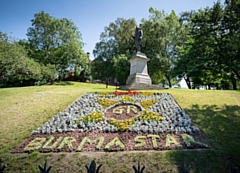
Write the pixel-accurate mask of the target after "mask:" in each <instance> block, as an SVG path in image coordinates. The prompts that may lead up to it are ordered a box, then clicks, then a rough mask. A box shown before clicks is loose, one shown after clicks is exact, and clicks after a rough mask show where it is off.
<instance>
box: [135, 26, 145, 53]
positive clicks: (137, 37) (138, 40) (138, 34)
mask: <svg viewBox="0 0 240 173" xmlns="http://www.w3.org/2000/svg"><path fill="white" fill-rule="evenodd" d="M142 37H143V31H142V30H141V28H139V27H136V32H135V36H133V38H134V39H135V44H136V49H137V52H141V47H142Z"/></svg>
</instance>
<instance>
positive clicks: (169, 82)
mask: <svg viewBox="0 0 240 173" xmlns="http://www.w3.org/2000/svg"><path fill="white" fill-rule="evenodd" d="M167 80H168V86H169V88H172V83H171V79H170V77H167Z"/></svg>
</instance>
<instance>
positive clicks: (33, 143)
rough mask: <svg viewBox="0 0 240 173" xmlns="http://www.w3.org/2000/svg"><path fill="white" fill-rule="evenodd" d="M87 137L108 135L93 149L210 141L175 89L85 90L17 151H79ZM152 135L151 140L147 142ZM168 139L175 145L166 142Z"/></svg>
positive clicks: (148, 146) (198, 143)
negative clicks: (172, 91)
mask: <svg viewBox="0 0 240 173" xmlns="http://www.w3.org/2000/svg"><path fill="white" fill-rule="evenodd" d="M141 134H143V135H141ZM152 135H153V136H152ZM154 135H155V136H154ZM186 135H188V136H187V137H186ZM73 136H74V137H73ZM160 136H164V137H163V138H164V140H163V141H162V143H164V145H163V144H160V143H161V142H160V140H161V137H160ZM86 137H87V138H88V139H89V140H90V141H91V140H93V141H95V140H96V141H95V143H97V141H98V142H99V140H100V141H101V140H104V139H105V140H104V142H105V143H104V142H103V141H102V144H101V147H100V148H99V147H97V148H96V147H95V149H92V147H90V148H91V149H89V151H92V150H108V151H112V150H142V149H165V148H168V149H171V148H176V147H180V146H181V148H184V147H192V148H195V147H196V146H197V147H200V148H201V147H206V146H207V145H206V144H204V143H206V141H204V138H202V137H201V134H200V130H199V128H197V127H196V126H194V124H193V123H192V121H191V119H190V118H189V116H188V115H187V114H186V113H185V111H184V110H183V109H182V108H181V107H180V106H179V105H178V104H177V102H176V101H175V100H174V98H173V97H172V96H171V95H170V94H168V93H151V92H136V91H127V92H119V91H115V92H100V93H97V92H95V93H84V94H83V95H82V96H81V97H80V98H79V99H77V100H76V101H75V102H73V103H72V104H71V105H70V106H69V107H68V108H67V109H66V110H65V111H63V112H60V113H59V114H57V115H55V116H53V117H52V118H51V119H50V120H49V121H48V122H46V123H45V124H44V125H43V126H42V127H39V128H38V129H36V130H34V131H33V133H32V136H31V137H30V138H28V139H27V140H26V141H25V142H23V143H22V144H20V145H19V147H18V148H17V149H16V150H13V152H26V151H27V152H29V151H35V150H37V151H43V152H49V151H78V150H77V149H76V147H77V146H78V145H80V143H81V141H82V140H83V141H84V140H85V138H86ZM90 137H91V139H90ZM98 137H100V138H101V137H103V138H104V139H103V138H101V139H98ZM113 137H115V138H113ZM149 138H151V139H149ZM195 139H198V141H196V140H195ZM149 140H150V141H151V140H152V145H150V144H149V142H147V141H149ZM143 141H144V142H143ZM167 141H170V144H172V146H171V145H167ZM187 141H188V142H187ZM189 141H190V142H189ZM79 142H80V143H79ZM85 142H86V141H85ZM158 142H159V143H158ZM90 143H91V142H90ZM93 143H94V142H93ZM109 143H110V144H109ZM129 143H130V144H132V146H131V145H130V144H129ZM168 143H169V142H168ZM189 143H190V146H189ZM191 144H192V145H191ZM82 145H84V144H82ZM104 145H106V146H107V148H108V149H106V146H104ZM140 145H141V147H139V146H140ZM46 146H52V148H51V147H50V148H49V147H46ZM61 146H62V147H61ZM98 146H100V144H99V145H98ZM109 146H110V147H109ZM123 146H124V147H123ZM125 146H127V147H125ZM136 146H137V147H136ZM193 146H195V147H193ZM64 147H65V149H66V148H67V149H66V150H65V149H64ZM78 147H79V146H78ZM74 148H75V149H74ZM113 148H115V149H113ZM86 150H88V149H86Z"/></svg>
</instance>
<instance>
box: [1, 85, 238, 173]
mask: <svg viewBox="0 0 240 173" xmlns="http://www.w3.org/2000/svg"><path fill="white" fill-rule="evenodd" d="M106 90H107V91H114V90H115V87H111V86H109V87H108V89H106V86H105V85H99V84H85V83H59V84H58V85H54V86H34V87H22V88H5V89H0V110H1V111H0V158H2V159H3V162H4V164H7V165H8V167H7V168H6V171H5V172H33V173H34V172H39V171H38V165H39V164H41V165H43V164H44V161H45V159H47V160H48V165H50V164H52V165H53V168H52V170H51V172H66V171H67V172H86V168H85V165H86V164H90V162H91V160H92V159H95V160H96V162H97V165H98V164H100V163H102V164H103V166H102V168H101V169H100V170H101V171H100V172H102V173H103V172H117V173H121V172H133V170H132V165H136V166H137V162H138V161H140V162H141V163H142V164H144V165H145V166H146V169H145V171H144V172H145V173H148V172H156V173H157V172H178V169H179V166H182V167H184V166H183V165H184V163H185V165H187V166H188V165H191V166H192V169H191V172H228V171H229V170H230V171H231V170H233V168H234V167H236V166H237V167H239V168H240V145H239V144H240V135H239V131H240V92H239V91H222V90H221V91H216V90H214V91H202V90H181V89H169V90H161V91H157V92H169V93H171V94H172V95H173V97H174V98H175V99H176V100H177V102H178V103H179V104H180V106H181V107H182V108H183V109H184V110H185V111H186V112H187V113H188V114H189V115H190V118H191V119H192V121H193V122H194V123H195V124H196V125H197V126H198V127H199V128H200V129H201V132H202V133H203V135H204V136H205V137H206V139H207V140H208V141H209V143H210V145H211V146H212V147H213V149H212V150H205V151H203V150H201V151H167V152H159V151H152V152H131V153H128V152H123V153H121V152H116V153H48V154H42V153H36V152H34V153H31V154H10V153H9V151H10V150H11V149H12V148H14V147H16V146H17V145H18V144H19V143H21V142H22V141H23V140H24V139H25V138H27V137H28V136H30V135H31V132H32V130H34V129H36V128H37V127H40V126H41V125H42V124H43V123H45V122H46V121H48V120H49V119H50V118H51V117H52V116H53V115H55V114H57V113H58V112H60V111H62V110H64V109H65V108H66V107H67V106H68V105H70V104H71V103H72V102H73V101H74V100H76V99H77V98H79V97H80V96H81V94H83V93H84V92H92V91H106Z"/></svg>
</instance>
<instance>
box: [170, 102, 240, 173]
mask: <svg viewBox="0 0 240 173" xmlns="http://www.w3.org/2000/svg"><path fill="white" fill-rule="evenodd" d="M185 111H186V112H187V113H188V114H189V116H190V118H191V119H192V121H193V122H194V123H195V125H196V126H198V127H199V128H200V130H201V132H202V134H203V135H204V136H205V138H206V139H207V140H208V142H209V144H210V145H211V146H212V147H213V148H214V149H213V150H205V151H204V150H202V151H189V152H186V151H171V152H168V154H167V157H169V159H170V160H172V161H173V162H175V163H176V164H177V165H181V166H182V167H184V164H185V168H187V167H188V166H189V165H191V166H192V171H193V172H239V169H240V134H239V132H240V106H238V105H224V106H222V107H219V106H216V105H204V106H199V105H198V104H194V105H192V107H191V109H185Z"/></svg>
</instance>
